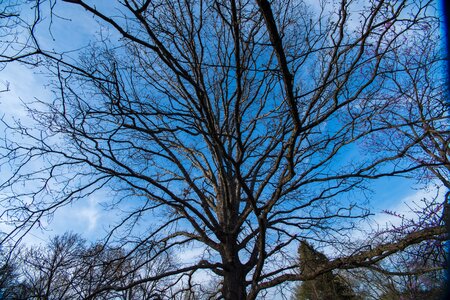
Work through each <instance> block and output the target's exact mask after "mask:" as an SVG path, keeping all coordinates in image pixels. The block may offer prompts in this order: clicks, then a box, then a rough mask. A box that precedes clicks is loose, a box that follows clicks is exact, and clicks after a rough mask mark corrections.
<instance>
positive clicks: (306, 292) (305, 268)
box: [294, 241, 360, 300]
mask: <svg viewBox="0 0 450 300" xmlns="http://www.w3.org/2000/svg"><path fill="white" fill-rule="evenodd" d="M298 254H299V258H300V271H301V272H302V273H303V274H308V273H310V272H313V271H314V270H315V269H316V268H317V267H319V266H320V265H322V264H324V263H326V262H328V258H327V257H326V256H325V255H324V254H323V253H320V252H318V251H316V250H315V249H314V248H313V247H312V246H311V245H309V244H308V243H307V242H306V241H303V242H302V243H301V244H300V247H299V249H298ZM326 299H334V300H357V299H360V297H357V296H356V295H355V293H354V292H353V290H352V288H351V287H350V285H349V284H348V283H347V282H346V281H345V279H344V278H343V277H342V276H339V275H335V274H333V272H331V271H330V272H326V273H324V274H321V275H319V276H317V277H316V278H314V279H312V280H308V281H304V282H302V283H301V285H299V286H298V287H297V289H296V292H295V296H294V300H326Z"/></svg>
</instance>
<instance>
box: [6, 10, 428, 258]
mask: <svg viewBox="0 0 450 300" xmlns="http://www.w3.org/2000/svg"><path fill="white" fill-rule="evenodd" d="M55 9H56V10H57V11H56V12H57V15H59V16H60V17H61V19H58V18H55V19H54V20H53V23H52V25H51V27H50V30H42V32H41V35H40V37H39V38H40V40H41V46H42V47H43V48H46V49H55V50H57V51H68V52H69V54H68V55H69V56H71V55H73V56H74V57H76V56H77V50H76V49H79V48H80V47H83V46H87V45H88V44H89V42H90V41H92V40H90V38H91V37H93V36H94V34H96V33H98V32H99V31H100V28H101V26H100V25H99V23H98V22H97V21H95V20H94V19H93V18H91V17H89V15H88V14H85V13H84V12H83V11H82V10H80V9H79V8H77V7H76V6H73V5H70V4H66V3H61V2H58V5H57V6H56V7H55ZM63 19H73V20H74V22H67V21H66V20H63ZM47 21H48V20H47ZM44 24H45V23H44ZM44 24H42V25H41V27H42V28H45V27H46V26H45V25H44ZM71 24H77V25H76V27H75V26H71ZM80 24H81V26H80ZM47 25H48V23H47ZM50 32H51V33H52V35H50V34H49V33H50ZM72 50H74V52H71V51H72ZM6 82H8V83H9V88H10V91H9V92H6V93H2V94H0V112H1V114H2V115H3V116H4V119H5V120H6V121H10V120H12V119H20V120H21V121H22V122H24V123H25V124H26V123H28V122H29V119H28V115H27V113H26V112H25V111H24V108H23V106H22V103H21V101H24V102H30V101H33V99H34V98H35V97H36V98H39V99H41V100H45V101H51V100H52V97H53V94H52V91H51V90H50V88H49V87H48V77H46V76H45V75H43V74H40V73H38V70H37V69H33V68H29V67H25V66H22V65H19V64H17V63H14V64H10V65H8V66H7V67H6V68H5V69H3V70H1V71H0V84H2V83H6ZM1 126H3V125H0V132H3V128H2V127H1ZM4 178H5V172H4V170H2V173H1V174H0V180H1V179H4ZM370 186H371V188H372V189H373V193H371V194H370V195H369V197H370V199H372V201H371V202H370V209H371V210H372V212H373V213H375V216H374V217H373V222H374V223H372V225H373V226H376V225H375V224H376V223H378V224H380V225H381V226H383V225H385V224H389V223H391V222H398V220H396V219H395V218H392V217H391V216H389V215H386V214H384V213H382V210H390V211H397V212H400V213H407V212H408V210H409V208H408V206H409V205H411V204H412V203H413V202H419V201H420V199H422V198H424V197H431V196H433V195H434V193H435V192H436V190H435V188H434V187H433V185H432V184H431V185H430V188H429V191H427V190H426V189H424V188H423V187H422V186H420V185H417V184H416V182H415V181H414V180H410V179H404V178H382V179H378V180H375V181H373V182H372V183H371V185H370ZM108 196H109V194H108V191H101V192H97V193H94V194H92V195H90V196H89V197H87V198H85V199H82V200H79V201H77V202H76V203H73V204H70V205H67V206H65V207H62V208H60V209H59V210H58V211H57V212H55V214H54V216H53V218H52V219H51V220H48V224H47V226H46V228H47V231H45V232H43V231H41V230H38V229H36V230H33V231H32V232H31V234H30V235H29V236H28V237H27V238H26V239H25V240H26V241H27V242H28V243H40V242H42V241H45V240H48V238H49V237H50V236H53V235H58V234H62V233H64V232H65V231H73V232H76V233H80V234H81V235H82V236H83V237H85V238H87V239H89V240H95V239H97V238H99V237H102V236H103V234H104V233H105V232H106V231H107V230H108V228H109V226H110V221H111V220H114V219H115V218H117V214H116V213H115V212H114V211H105V210H103V208H102V205H101V204H102V202H103V199H104V198H105V197H108ZM43 222H47V221H46V220H43ZM4 226H5V225H3V224H0V230H2V229H4V230H7V229H6V227H4ZM202 250H203V249H201V248H195V247H194V248H190V249H189V248H188V249H186V252H185V253H183V255H180V257H181V256H183V257H184V259H187V260H190V259H194V258H196V257H198V256H199V255H201V253H202Z"/></svg>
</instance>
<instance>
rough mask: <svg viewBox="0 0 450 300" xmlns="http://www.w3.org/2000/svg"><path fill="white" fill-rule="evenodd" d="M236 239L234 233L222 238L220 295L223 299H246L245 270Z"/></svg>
mask: <svg viewBox="0 0 450 300" xmlns="http://www.w3.org/2000/svg"><path fill="white" fill-rule="evenodd" d="M236 240H237V236H236V235H227V236H226V237H225V239H224V240H223V242H224V243H223V245H224V247H223V248H222V251H221V256H222V262H223V264H224V275H223V284H222V296H223V297H224V299H225V300H246V299H247V291H246V284H245V275H246V272H245V270H244V265H243V264H242V263H241V261H240V259H239V251H238V247H237V245H236Z"/></svg>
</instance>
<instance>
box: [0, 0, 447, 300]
mask: <svg viewBox="0 0 450 300" xmlns="http://www.w3.org/2000/svg"><path fill="white" fill-rule="evenodd" d="M64 2H70V3H71V4H70V5H77V6H79V7H81V8H84V9H85V10H86V13H87V14H90V15H93V16H94V17H96V18H97V19H98V20H99V21H100V22H101V23H102V24H104V25H105V26H108V27H109V29H110V30H111V31H110V32H112V33H111V34H110V35H109V36H108V35H103V34H101V35H100V37H99V40H98V42H97V43H96V44H95V45H93V46H92V47H91V48H90V49H89V50H87V51H84V52H83V53H82V54H81V55H80V57H79V59H73V57H72V58H70V59H69V58H67V57H66V56H64V55H63V54H55V53H53V52H52V51H45V50H44V49H39V54H41V57H42V59H46V62H47V67H48V69H49V70H50V72H52V74H53V75H54V78H55V81H54V91H55V96H54V100H53V101H52V102H49V101H38V102H37V103H36V102H35V103H34V104H30V106H29V110H30V113H31V116H32V117H33V118H34V120H35V121H36V125H35V126H34V127H33V128H25V126H24V125H21V124H20V123H18V124H7V125H6V126H8V130H7V134H8V139H7V140H6V141H5V142H4V143H3V145H2V157H1V158H0V163H1V165H2V166H10V165H11V166H12V167H8V170H10V169H11V170H12V172H11V176H10V177H9V178H7V180H6V181H5V182H4V183H3V184H2V185H0V188H1V189H2V191H3V194H2V198H1V199H0V200H1V202H2V204H3V207H4V211H3V213H2V218H6V219H8V221H9V222H12V223H14V224H16V227H15V229H14V230H13V231H12V232H10V233H9V235H8V236H7V237H8V238H12V237H14V236H20V235H21V234H22V233H23V232H26V231H28V230H29V229H30V228H31V227H33V226H37V225H39V223H38V222H39V220H40V219H41V218H43V217H45V216H47V215H51V214H52V213H53V212H54V211H55V210H56V209H58V208H59V207H61V206H64V205H67V204H69V203H75V202H76V201H77V200H78V199H80V198H83V197H87V196H88V195H91V194H92V193H95V192H96V191H97V190H99V189H102V188H108V189H110V190H111V191H112V192H111V194H112V195H114V197H111V199H106V200H105V202H106V204H108V205H110V207H111V208H122V211H123V215H122V219H121V220H120V221H119V222H118V223H117V224H116V225H114V226H113V227H111V228H112V229H111V231H110V232H109V234H108V236H107V240H108V241H109V240H113V239H117V240H120V241H121V242H123V243H127V242H129V243H131V244H132V245H133V246H134V247H135V249H136V251H137V250H138V249H140V247H141V246H142V245H143V241H147V240H152V241H155V242H156V243H157V244H159V245H163V246H164V247H163V249H162V250H161V251H160V252H158V253H157V254H156V255H154V256H153V257H152V259H157V258H159V256H161V255H163V253H164V251H163V250H172V251H175V249H180V247H183V246H187V245H196V246H199V247H202V248H203V249H204V253H203V256H202V258H199V259H198V260H195V261H192V262H189V263H187V264H186V265H185V266H182V267H180V268H178V269H176V270H170V271H167V272H163V273H161V274H158V275H148V276H144V277H143V278H141V279H138V280H134V281H132V282H127V283H117V282H115V283H113V284H112V285H111V286H108V287H104V288H100V289H98V290H97V291H93V292H92V294H93V295H95V294H96V293H99V292H101V291H103V290H104V289H114V290H117V291H120V290H127V289H129V288H131V287H133V286H137V285H139V284H142V283H145V282H151V281H154V280H158V279H161V278H166V279H167V280H171V281H172V282H173V285H176V284H177V283H179V282H183V283H185V284H187V285H188V286H190V285H191V284H192V283H193V282H194V281H195V280H194V279H195V274H196V273H198V272H199V271H200V270H205V271H206V272H209V273H208V274H210V275H211V276H212V275H214V276H217V277H219V278H221V282H222V284H221V297H223V298H224V299H255V298H256V297H257V296H258V295H263V294H264V293H266V292H267V290H268V289H271V288H274V287H277V286H279V285H280V284H283V283H288V282H290V281H296V280H308V279H312V278H315V277H316V276H318V275H320V274H325V273H327V272H329V271H330V270H333V269H339V268H341V269H349V268H355V267H359V266H368V265H372V264H374V263H376V262H378V261H379V260H381V259H383V258H384V257H386V256H389V255H391V254H393V253H396V252H398V251H401V250H403V249H405V248H406V247H407V246H408V245H410V244H415V243H420V242H422V241H424V240H429V239H434V238H442V235H444V234H445V229H444V227H443V226H435V227H427V228H421V229H418V230H415V231H412V232H405V233H404V234H403V235H401V236H395V237H393V238H392V239H390V240H389V241H386V242H385V243H382V244H380V245H372V248H370V249H369V250H367V249H368V248H364V247H361V248H360V249H359V250H358V251H357V252H355V253H352V254H350V255H346V256H342V257H337V258H334V259H330V260H329V261H327V262H326V263H324V264H322V265H320V266H317V268H315V270H312V271H310V272H303V273H299V272H298V271H297V270H298V262H297V259H296V257H295V252H296V251H295V249H296V248H297V245H298V243H299V241H300V240H308V241H316V242H320V243H323V244H324V245H333V243H340V242H342V241H343V240H345V239H349V238H350V236H349V234H350V231H349V229H351V228H353V226H354V221H355V219H356V220H357V219H359V218H364V217H366V216H368V214H369V211H368V210H367V209H365V199H363V197H362V196H357V197H356V199H350V197H348V195H349V193H350V192H351V193H353V195H359V194H358V193H357V190H358V189H360V188H365V187H366V186H367V184H369V183H370V179H375V178H380V177H383V176H396V175H405V174H410V172H413V171H417V170H419V169H422V168H423V167H424V166H426V167H429V168H434V167H439V166H440V165H442V164H443V162H442V161H440V160H433V162H432V163H429V162H425V163H424V162H423V161H422V160H420V159H419V160H417V159H412V160H405V159H403V158H404V157H405V154H410V153H413V152H411V151H412V149H416V148H417V147H421V144H420V143H421V142H422V141H423V140H418V139H417V138H412V139H404V140H403V141H404V142H403V143H402V144H401V145H399V146H398V147H396V148H395V149H391V148H382V149H381V150H380V151H378V152H377V153H366V154H362V153H359V149H360V145H362V144H364V143H367V142H368V141H371V140H373V135H374V134H375V133H377V132H386V131H389V130H391V129H395V130H397V129H398V128H404V126H405V124H408V125H409V124H410V125H411V126H413V127H414V126H416V125H418V122H420V123H421V124H429V125H430V126H432V125H433V123H432V122H433V121H434V119H433V118H431V119H430V116H429V115H428V114H424V115H423V117H421V118H419V119H416V118H415V117H414V118H413V117H412V116H411V115H410V114H408V110H407V109H406V110H403V109H402V110H399V111H397V110H396V109H394V108H395V105H394V104H393V103H396V101H403V99H405V97H407V96H408V95H409V94H408V92H407V91H409V88H410V85H409V83H408V81H407V80H404V79H405V78H408V76H409V74H412V73H414V72H416V71H418V72H424V73H426V74H427V76H426V77H417V78H416V77H414V80H415V82H416V85H417V86H422V84H425V83H426V82H427V80H428V79H432V80H433V81H436V82H438V81H440V80H442V76H443V75H442V74H440V73H439V68H438V66H439V65H440V63H441V61H440V59H439V57H436V59H429V60H428V53H424V52H418V53H417V54H416V55H418V56H419V57H418V58H417V59H409V60H408V55H410V54H408V53H407V52H406V51H407V50H408V49H411V47H410V45H408V44H405V41H407V40H408V39H411V38H412V36H413V35H414V34H416V33H422V32H425V31H426V30H429V29H432V30H429V32H430V34H428V35H426V34H423V35H421V36H423V39H425V40H426V41H430V40H434V39H436V35H437V28H438V27H439V19H438V17H437V13H436V12H435V10H434V7H433V2H431V1H414V2H408V1H394V0H393V1H369V2H367V3H363V4H361V3H358V2H356V1H346V0H342V1H337V2H335V3H331V4H330V6H328V5H327V3H325V2H321V5H320V7H318V8H315V7H309V6H308V5H307V4H306V3H305V2H302V1H289V0H284V1H273V2H269V1H267V0H257V1H255V2H253V1H250V2H243V1H218V0H205V1H188V0H186V1H181V0H180V1H173V0H170V1H169V0H159V1H149V0H147V1H137V0H123V1H114V2H113V3H111V4H110V5H111V7H113V8H114V9H108V8H105V9H102V8H97V7H96V6H95V5H93V4H89V3H88V2H85V1H81V0H70V1H68V0H67V1H64ZM64 5H69V4H64ZM38 8H39V7H38ZM75 28H76V26H75ZM427 28H428V29H427ZM36 30H37V29H36ZM35 32H36V31H33V33H35ZM34 36H35V37H36V35H34ZM116 37H119V39H118V41H117V39H116ZM427 45H428V46H429V47H433V45H432V43H429V44H427ZM441 88H442V86H437V87H436V90H435V91H434V92H433V93H432V95H431V96H430V95H429V94H424V95H423V97H426V99H427V101H430V103H432V106H436V107H439V105H442V102H439V101H441V100H440V98H439V95H442V92H440V90H439V89H441ZM42 107H46V108H42ZM381 114H383V115H384V116H385V119H388V118H389V120H392V122H383V120H384V119H383V120H382V121H380V119H379V116H380V115H381ZM398 115H400V116H401V118H400V120H401V122H396V120H397V118H398ZM405 120H406V123H405ZM441 122H443V123H445V121H441ZM443 123H442V124H443ZM433 128H434V129H433V130H436V131H438V132H439V135H441V136H444V137H445V138H444V139H445V140H448V132H446V131H442V127H440V126H437V127H436V126H435V127H433ZM408 132H409V131H408ZM14 135H17V136H18V137H19V136H20V137H21V139H22V140H21V141H20V142H19V140H20V139H19V138H17V139H13V136H14ZM22 141H23V142H22ZM418 145H419V146H418ZM427 149H428V148H427ZM429 151H431V152H432V154H435V151H436V149H435V148H432V150H429ZM446 151H447V153H448V148H447V150H446ZM411 155H412V156H414V154H411ZM436 155H437V154H436ZM447 157H448V156H447ZM36 161H39V162H41V164H39V165H38V166H37V165H36V164H34V162H36ZM25 182H26V188H19V187H22V186H23V185H24V183H25ZM149 220H151V221H149ZM146 222H148V223H146ZM143 223H144V224H148V225H141V224H143ZM142 226H144V227H146V231H145V232H144V233H142ZM136 232H140V233H139V234H138V235H137V236H135V233H136ZM144 244H145V243H144ZM363 246H364V245H363Z"/></svg>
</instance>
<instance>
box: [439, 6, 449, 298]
mask: <svg viewBox="0 0 450 300" xmlns="http://www.w3.org/2000/svg"><path fill="white" fill-rule="evenodd" d="M441 8H442V16H443V18H444V24H443V36H444V43H445V50H444V51H445V55H446V65H447V68H446V73H447V74H446V81H447V90H446V94H445V97H446V101H445V102H444V103H446V105H447V112H448V113H449V114H450V111H449V108H450V59H449V58H450V35H449V28H450V23H449V22H450V4H449V1H448V0H441ZM443 214H444V216H443V219H444V222H445V226H446V227H447V234H449V233H450V191H447V192H446V194H445V204H444V210H443ZM445 251H446V253H447V265H446V266H445V279H446V281H447V284H446V299H450V284H449V279H450V276H449V275H450V274H449V261H450V243H449V241H447V242H446V245H445Z"/></svg>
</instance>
